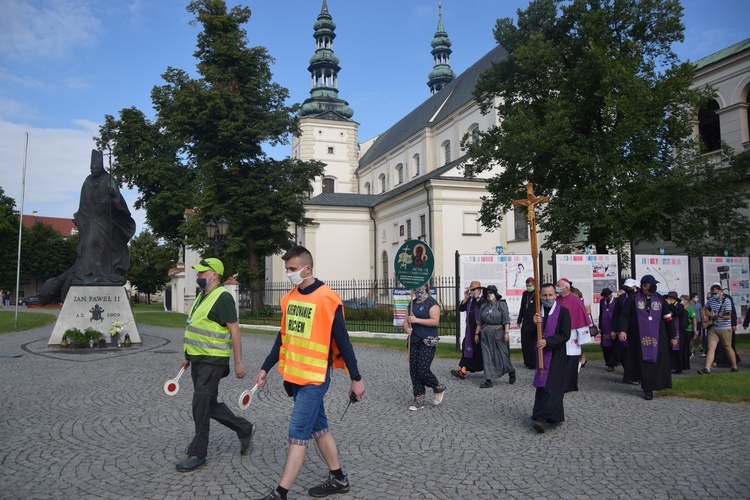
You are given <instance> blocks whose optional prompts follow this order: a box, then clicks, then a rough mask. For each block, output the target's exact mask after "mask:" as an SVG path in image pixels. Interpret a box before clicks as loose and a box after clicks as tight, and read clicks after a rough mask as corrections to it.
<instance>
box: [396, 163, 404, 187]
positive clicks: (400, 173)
mask: <svg viewBox="0 0 750 500" xmlns="http://www.w3.org/2000/svg"><path fill="white" fill-rule="evenodd" d="M403 183H404V164H403V163H399V164H398V165H396V185H399V184H403Z"/></svg>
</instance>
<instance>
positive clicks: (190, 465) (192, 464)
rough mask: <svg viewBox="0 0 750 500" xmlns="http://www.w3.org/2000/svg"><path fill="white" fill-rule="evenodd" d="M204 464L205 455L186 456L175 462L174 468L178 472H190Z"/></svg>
mask: <svg viewBox="0 0 750 500" xmlns="http://www.w3.org/2000/svg"><path fill="white" fill-rule="evenodd" d="M205 464H206V457H187V458H186V459H185V460H183V461H182V462H180V463H177V464H175V468H176V469H177V470H178V471H180V472H190V471H194V470H195V469H197V468H198V467H202V466H203V465H205Z"/></svg>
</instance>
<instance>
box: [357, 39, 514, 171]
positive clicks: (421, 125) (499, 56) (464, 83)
mask: <svg viewBox="0 0 750 500" xmlns="http://www.w3.org/2000/svg"><path fill="white" fill-rule="evenodd" d="M507 54H508V53H507V52H506V50H505V49H504V48H503V47H501V46H500V45H498V46H496V47H495V48H494V49H492V50H491V51H489V52H488V53H487V54H486V55H485V56H484V57H482V58H481V59H479V61H477V62H476V63H474V64H473V65H472V66H470V67H469V68H468V69H467V70H466V71H464V72H463V73H461V74H460V75H458V77H456V79H455V80H453V81H452V82H450V83H449V84H448V85H446V86H445V87H443V89H442V90H441V91H440V92H438V93H436V94H434V95H432V96H430V97H429V98H428V99H427V100H426V101H424V102H423V103H422V104H420V105H419V106H418V107H417V108H416V109H414V110H413V111H412V112H411V113H409V114H408V115H406V116H404V117H403V118H402V119H401V120H399V121H398V122H397V123H396V124H395V125H393V126H392V127H391V128H389V129H388V130H386V131H385V132H384V133H383V134H381V135H380V137H378V138H377V139H376V140H375V143H374V144H373V145H372V146H371V147H370V149H368V150H367V152H366V153H365V154H364V155H362V158H360V160H359V167H357V168H358V169H360V168H362V167H363V166H365V165H368V164H370V163H372V162H373V161H375V160H376V159H377V158H378V157H380V156H381V155H384V154H386V153H387V152H389V151H391V150H392V149H394V148H395V147H396V146H398V145H399V144H401V143H403V142H405V141H406V140H407V139H408V138H410V137H412V136H413V135H414V134H416V133H417V132H419V131H420V130H424V129H425V128H428V127H431V126H433V125H434V124H437V123H440V122H441V121H442V120H444V119H445V118H446V117H448V116H450V115H451V114H453V113H455V112H456V111H457V110H458V109H460V108H461V107H463V106H465V105H466V104H467V103H469V102H471V101H472V100H473V99H474V96H473V92H474V87H476V84H477V80H478V79H479V75H480V74H481V73H482V72H483V71H484V70H486V69H488V68H490V66H491V65H492V63H494V62H498V61H501V60H503V59H505V57H506V56H507ZM436 113H437V114H436Z"/></svg>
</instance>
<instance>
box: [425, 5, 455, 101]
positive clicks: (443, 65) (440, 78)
mask: <svg viewBox="0 0 750 500" xmlns="http://www.w3.org/2000/svg"><path fill="white" fill-rule="evenodd" d="M430 45H432V57H433V61H434V63H435V65H434V66H433V67H432V71H430V75H429V79H430V80H429V81H428V82H427V86H428V87H430V95H434V94H436V93H437V92H439V91H440V90H441V89H442V88H443V87H445V86H446V85H448V84H449V83H450V82H452V81H453V80H454V79H455V78H456V74H455V73H454V72H453V70H452V69H451V52H453V51H452V50H451V45H452V43H451V41H450V38H448V33H446V32H445V28H444V27H443V4H442V2H438V26H437V31H436V32H435V37H434V38H433V39H432V43H430Z"/></svg>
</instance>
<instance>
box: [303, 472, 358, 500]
mask: <svg viewBox="0 0 750 500" xmlns="http://www.w3.org/2000/svg"><path fill="white" fill-rule="evenodd" d="M347 491H349V478H348V477H347V476H344V479H341V480H339V479H336V477H335V476H334V475H333V474H331V473H330V472H329V473H328V480H327V481H326V482H324V483H323V484H319V485H318V486H315V487H313V488H310V489H309V490H307V494H308V495H310V496H311V497H315V498H322V497H327V496H328V495H333V494H334V493H346V492H347Z"/></svg>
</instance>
